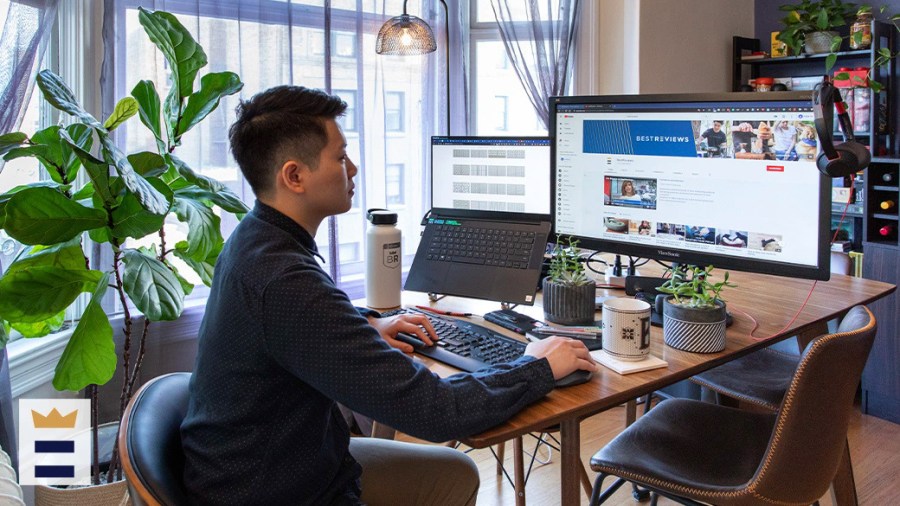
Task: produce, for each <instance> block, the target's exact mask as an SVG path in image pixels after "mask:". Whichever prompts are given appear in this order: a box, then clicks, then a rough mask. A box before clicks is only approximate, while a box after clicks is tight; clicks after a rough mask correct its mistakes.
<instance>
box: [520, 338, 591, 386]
mask: <svg viewBox="0 0 900 506" xmlns="http://www.w3.org/2000/svg"><path fill="white" fill-rule="evenodd" d="M525 354H526V355H530V356H532V357H535V358H546V359H547V361H548V362H550V369H551V370H552V371H553V379H555V380H558V379H560V378H563V377H565V376H568V375H569V374H571V373H573V372H575V371H577V370H579V369H583V370H585V371H593V372H596V371H597V367H598V366H597V363H596V362H594V359H593V358H591V353H590V351H588V349H587V347H585V345H584V343H582V342H581V341H579V340H577V339H571V338H568V337H562V336H550V337H548V338H547V339H541V340H540V341H535V342H531V343H528V346H527V347H526V348H525Z"/></svg>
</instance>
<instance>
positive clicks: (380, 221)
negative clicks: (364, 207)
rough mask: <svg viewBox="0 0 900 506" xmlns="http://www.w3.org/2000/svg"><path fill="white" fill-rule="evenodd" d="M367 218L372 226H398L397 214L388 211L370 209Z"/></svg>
mask: <svg viewBox="0 0 900 506" xmlns="http://www.w3.org/2000/svg"><path fill="white" fill-rule="evenodd" d="M366 218H367V219H368V220H369V222H371V223H372V225H396V224H397V213H395V212H393V211H388V210H387V209H377V208H376V209H369V210H368V211H366Z"/></svg>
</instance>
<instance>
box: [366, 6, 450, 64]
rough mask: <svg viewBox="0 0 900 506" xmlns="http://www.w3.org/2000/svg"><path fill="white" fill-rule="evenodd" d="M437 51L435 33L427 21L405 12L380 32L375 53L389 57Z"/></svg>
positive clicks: (392, 19)
mask: <svg viewBox="0 0 900 506" xmlns="http://www.w3.org/2000/svg"><path fill="white" fill-rule="evenodd" d="M436 49H437V43H436V42H435V40H434V32H433V31H432V30H431V27H430V26H428V23H426V22H425V20H423V19H421V18H418V17H416V16H410V15H409V14H406V13H405V12H404V13H403V14H401V15H400V16H394V17H393V18H391V19H389V20H387V22H386V23H385V24H384V25H383V26H382V27H381V30H378V38H377V39H375V52H376V53H378V54H387V55H400V56H408V55H417V54H427V53H432V52H434V51H435V50H436Z"/></svg>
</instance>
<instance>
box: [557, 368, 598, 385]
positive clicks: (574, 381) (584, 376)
mask: <svg viewBox="0 0 900 506" xmlns="http://www.w3.org/2000/svg"><path fill="white" fill-rule="evenodd" d="M591 376H593V373H591V371H585V370H584V369H579V370H577V371H575V372H573V373H571V374H568V375H566V376H563V377H562V378H559V379H558V380H556V388H560V387H570V386H572V385H580V384H582V383H587V382H588V381H590V380H591Z"/></svg>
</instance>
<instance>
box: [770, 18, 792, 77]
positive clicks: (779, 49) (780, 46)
mask: <svg viewBox="0 0 900 506" xmlns="http://www.w3.org/2000/svg"><path fill="white" fill-rule="evenodd" d="M779 33H781V32H772V58H780V57H782V56H787V55H788V47H787V44H785V43H784V42H781V41H780V40H778V34H779ZM788 89H790V88H788Z"/></svg>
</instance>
